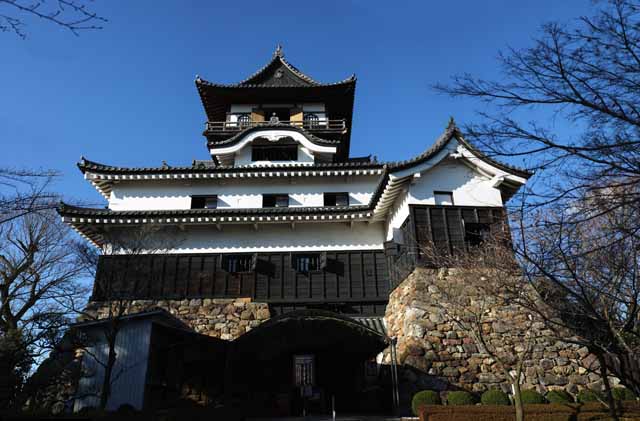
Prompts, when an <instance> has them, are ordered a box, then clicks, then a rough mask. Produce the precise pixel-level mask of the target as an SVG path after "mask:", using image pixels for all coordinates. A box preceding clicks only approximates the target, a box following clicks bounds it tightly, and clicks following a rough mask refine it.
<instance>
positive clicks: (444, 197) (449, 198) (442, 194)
mask: <svg viewBox="0 0 640 421" xmlns="http://www.w3.org/2000/svg"><path fill="white" fill-rule="evenodd" d="M433 196H434V198H435V201H436V205H453V192H450V191H434V192H433Z"/></svg>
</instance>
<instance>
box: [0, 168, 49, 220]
mask: <svg viewBox="0 0 640 421" xmlns="http://www.w3.org/2000/svg"><path fill="white" fill-rule="evenodd" d="M57 176H58V173H57V172H55V171H52V170H38V171H34V170H19V169H11V168H0V224H3V223H5V222H10V221H12V220H14V219H17V218H20V217H22V216H25V215H27V214H29V213H32V212H40V211H46V210H50V209H55V208H56V206H57V203H56V202H57V200H58V199H59V197H60V196H59V195H58V194H56V193H54V192H52V191H50V187H51V183H52V182H53V181H54V180H55V178H56V177H57Z"/></svg>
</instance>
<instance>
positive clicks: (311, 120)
mask: <svg viewBox="0 0 640 421" xmlns="http://www.w3.org/2000/svg"><path fill="white" fill-rule="evenodd" d="M303 119H304V127H305V128H306V129H315V128H316V127H318V126H319V125H320V117H318V115H317V114H314V113H304V116H303Z"/></svg>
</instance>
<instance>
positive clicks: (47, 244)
mask: <svg viewBox="0 0 640 421" xmlns="http://www.w3.org/2000/svg"><path fill="white" fill-rule="evenodd" d="M82 271H83V269H82V265H81V263H80V262H79V261H78V259H77V256H76V255H75V253H74V252H73V248H72V246H71V240H70V237H69V229H68V228H67V227H66V226H65V225H64V224H62V222H61V221H60V219H59V217H58V216H57V215H56V214H55V212H53V211H51V210H45V211H40V212H30V213H28V214H26V215H22V216H20V217H16V218H13V219H12V220H11V221H9V222H5V223H3V224H0V342H2V345H1V346H0V348H1V351H3V352H2V357H1V358H0V360H2V362H3V363H4V364H3V365H4V367H2V368H3V370H5V372H4V373H3V376H2V379H4V380H5V381H6V382H8V383H9V384H7V385H4V387H5V392H7V395H6V396H5V397H3V402H2V406H4V407H7V406H16V405H19V404H20V399H19V396H18V395H19V392H20V391H21V387H22V385H23V383H24V376H25V375H26V373H27V371H28V368H29V365H30V364H31V363H33V362H34V361H36V360H38V359H39V358H40V357H42V356H43V355H44V354H45V353H46V352H49V351H50V350H51V349H52V348H53V347H55V345H56V344H57V343H58V341H59V339H60V337H61V335H62V332H63V330H64V328H65V327H66V326H67V325H68V324H69V322H70V314H69V311H68V308H69V306H70V303H71V302H75V301H77V300H79V299H81V297H83V296H85V293H86V291H85V290H84V288H82V286H81V285H80V283H79V280H80V278H81V276H82Z"/></svg>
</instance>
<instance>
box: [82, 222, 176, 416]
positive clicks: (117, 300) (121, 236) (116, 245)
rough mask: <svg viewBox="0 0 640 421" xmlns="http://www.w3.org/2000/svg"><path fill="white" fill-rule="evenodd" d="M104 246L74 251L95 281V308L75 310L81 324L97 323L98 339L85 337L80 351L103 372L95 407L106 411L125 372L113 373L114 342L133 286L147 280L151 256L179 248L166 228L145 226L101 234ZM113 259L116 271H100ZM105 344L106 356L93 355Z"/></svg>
mask: <svg viewBox="0 0 640 421" xmlns="http://www.w3.org/2000/svg"><path fill="white" fill-rule="evenodd" d="M103 239H104V246H103V247H102V249H101V250H100V251H98V250H97V249H95V248H91V247H90V246H87V245H85V244H79V245H77V250H78V251H79V254H80V256H81V258H82V260H83V261H85V262H86V267H87V268H88V269H89V271H90V273H91V274H92V275H93V277H94V278H95V284H94V297H93V298H94V299H98V300H100V302H99V303H94V304H99V308H95V307H92V306H91V305H89V306H88V307H87V308H84V309H78V313H79V314H80V315H81V317H82V318H83V319H84V320H85V321H90V320H93V321H101V322H102V323H101V324H100V326H101V329H100V331H101V335H100V337H99V338H93V339H92V338H88V337H85V344H84V346H83V350H84V352H85V355H87V356H88V357H90V358H92V359H93V360H94V361H95V363H96V364H98V365H99V366H100V367H101V368H102V370H103V373H104V374H103V377H102V381H101V385H100V388H99V390H97V391H96V392H95V394H96V395H97V396H98V398H99V407H100V409H102V410H104V409H106V407H107V404H108V401H109V398H110V396H111V394H112V387H113V384H114V383H115V382H116V381H117V379H118V378H119V377H120V375H122V373H123V372H124V371H125V370H126V369H127V367H124V366H123V367H120V368H119V369H118V370H114V369H115V367H116V363H117V361H118V350H117V341H118V335H119V334H120V332H121V330H122V327H123V318H124V317H125V316H126V315H128V314H129V313H130V312H131V311H132V302H133V298H132V297H133V296H134V294H135V285H136V283H137V281H138V280H140V279H143V278H144V277H148V276H149V260H148V259H147V257H149V256H150V255H153V254H158V253H166V252H168V251H169V250H170V249H172V248H174V247H176V246H177V245H178V244H179V239H178V235H177V233H176V232H175V231H174V230H170V229H167V228H166V227H161V226H155V225H146V226H142V227H135V228H131V229H129V230H126V231H124V230H115V231H110V232H105V233H103ZM110 257H112V258H116V259H117V265H116V266H117V268H115V269H114V270H109V271H106V270H103V268H102V267H101V264H100V261H101V259H105V258H110ZM99 343H104V344H106V353H104V354H101V353H98V352H95V349H96V347H95V345H97V344H99Z"/></svg>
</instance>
